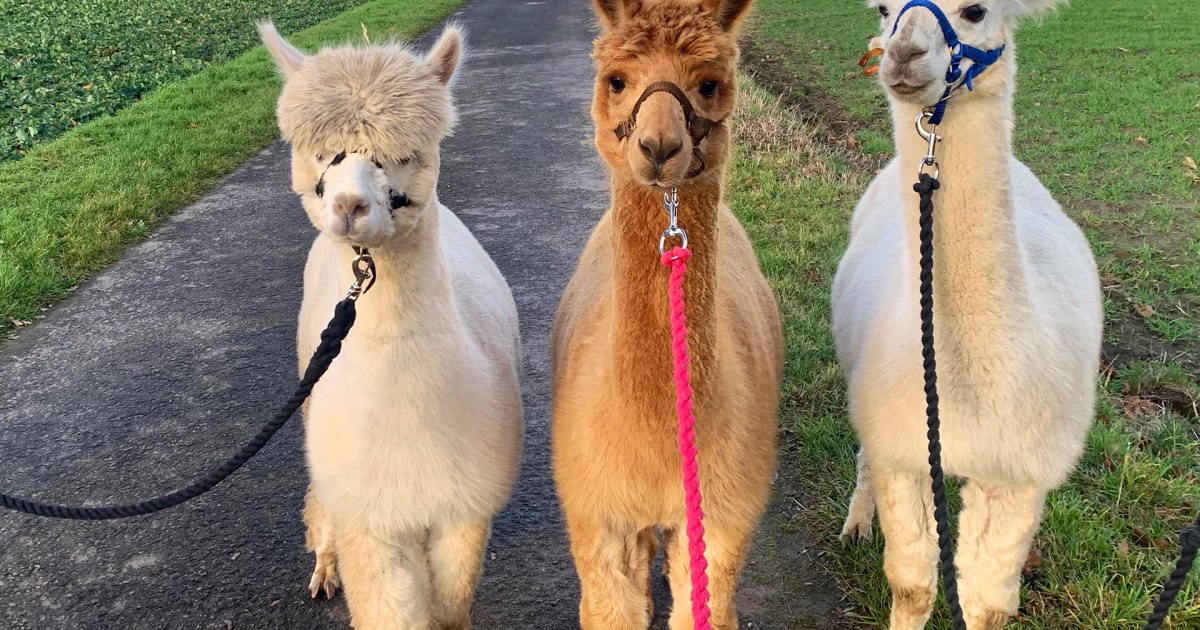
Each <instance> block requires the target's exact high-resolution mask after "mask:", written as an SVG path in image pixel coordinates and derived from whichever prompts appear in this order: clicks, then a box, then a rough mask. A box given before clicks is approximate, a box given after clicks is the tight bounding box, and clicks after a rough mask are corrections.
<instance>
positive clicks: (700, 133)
mask: <svg viewBox="0 0 1200 630" xmlns="http://www.w3.org/2000/svg"><path fill="white" fill-rule="evenodd" d="M655 92H666V93H667V94H670V95H671V96H674V97H675V100H677V101H679V106H680V107H682V108H683V119H684V121H685V122H686V123H687V128H688V135H690V136H691V137H692V156H693V157H694V158H695V159H696V161H697V162H699V165H697V166H696V168H694V169H691V170H689V171H688V172H687V177H688V178H689V179H690V178H692V177H696V176H698V175H699V174H700V173H703V172H704V152H703V151H701V150H700V143H701V142H703V141H704V138H705V137H707V136H708V134H709V133H712V130H713V127H716V126H717V125H719V124H721V123H722V122H724V119H722V120H710V119H708V118H705V117H703V116H701V115H699V114H697V113H696V108H695V107H693V106H692V101H691V100H689V99H688V97H687V94H684V93H683V90H682V89H680V88H679V86H678V85H675V84H674V83H671V82H670V81H658V82H656V83H651V84H650V85H648V86H646V89H645V90H643V91H642V95H641V96H639V97H638V100H637V102H636V103H634V104H633V111H632V112H630V113H629V118H627V119H625V120H624V121H623V122H622V123H621V124H619V125H617V128H616V129H614V130H613V133H616V134H617V140H625V139H626V138H629V137H630V136H632V135H633V130H634V129H637V115H638V111H639V110H641V109H642V103H645V102H646V99H648V98H650V95H652V94H654V93H655Z"/></svg>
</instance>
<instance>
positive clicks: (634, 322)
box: [551, 0, 783, 630]
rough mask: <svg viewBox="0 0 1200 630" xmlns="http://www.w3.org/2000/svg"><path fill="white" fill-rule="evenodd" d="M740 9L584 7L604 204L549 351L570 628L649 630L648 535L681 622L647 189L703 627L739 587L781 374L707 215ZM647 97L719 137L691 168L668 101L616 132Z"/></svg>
mask: <svg viewBox="0 0 1200 630" xmlns="http://www.w3.org/2000/svg"><path fill="white" fill-rule="evenodd" d="M749 6H750V1H749V0H703V1H702V2H700V3H699V4H698V5H697V4H695V3H689V2H686V1H683V0H659V1H657V2H654V1H647V2H642V1H641V0H597V1H596V9H597V13H598V15H599V18H600V24H601V28H602V33H601V35H600V37H599V38H598V39H597V40H596V42H595V50H594V54H593V57H594V59H595V62H596V65H597V73H596V83H595V97H594V100H593V104H592V118H593V120H594V121H595V124H596V131H595V142H596V148H597V149H598V150H599V152H600V155H601V156H602V157H603V158H604V161H605V162H606V163H607V165H608V167H609V170H610V173H611V181H610V186H611V188H610V189H611V194H612V206H611V208H610V209H609V211H608V212H607V213H606V214H605V215H604V216H603V217H602V218H601V219H600V222H599V224H598V225H597V227H596V228H595V231H594V232H593V233H592V235H591V238H590V240H589V241H588V244H587V246H586V248H585V249H584V251H583V253H582V254H581V256H580V259H579V264H578V267H577V269H576V271H575V274H574V276H573V278H572V279H571V281H570V283H569V285H568V286H567V289H566V292H565V294H564V295H563V298H562V302H561V303H560V305H559V309H558V314H557V317H556V320H555V323H554V330H553V335H552V348H551V354H552V368H553V386H554V399H553V416H554V417H553V426H552V429H553V431H552V435H553V444H552V446H553V464H554V475H555V481H556V484H557V488H558V493H559V497H560V501H561V504H562V507H563V510H564V513H565V515H566V520H567V526H568V530H569V534H570V540H571V552H572V554H573V556H574V559H575V565H576V569H577V571H578V574H579V579H580V582H581V584H582V601H581V602H580V606H579V618H580V623H581V625H582V627H583V628H584V630H627V629H640V628H646V627H647V626H648V625H649V621H650V617H651V598H650V596H649V588H650V581H649V580H650V563H651V560H652V559H653V557H654V555H655V553H656V548H657V545H658V532H659V531H662V533H663V535H664V542H665V545H666V547H667V549H666V553H667V557H668V560H669V562H668V569H667V575H668V579H669V582H670V587H671V592H672V594H673V598H674V601H675V606H673V608H672V611H671V618H670V626H671V628H673V629H675V630H683V629H685V628H687V629H690V628H691V627H692V624H693V619H692V610H691V607H690V604H689V602H690V590H689V576H688V570H689V568H688V553H687V534H686V530H685V529H684V522H685V513H684V502H683V490H682V487H681V480H680V459H679V454H678V451H677V445H676V416H675V410H674V406H675V394H674V389H673V386H672V377H671V375H672V368H671V349H670V348H671V346H670V343H671V335H670V331H669V328H668V303H667V275H668V272H667V269H666V268H665V267H663V265H662V263H661V262H660V261H659V257H658V255H657V254H656V251H655V245H656V244H657V243H658V240H659V236H660V234H661V233H662V230H663V228H664V227H665V226H666V215H665V213H664V212H663V191H664V190H668V189H671V188H678V195H679V207H680V211H679V212H680V225H681V226H682V227H683V228H684V229H686V230H687V232H688V235H689V240H690V247H691V250H692V252H693V256H692V258H691V262H690V263H689V265H688V272H687V276H686V285H685V290H686V294H687V318H688V327H689V329H690V340H689V342H690V348H691V360H692V363H691V365H692V370H693V372H692V374H693V385H694V386H695V390H696V398H695V400H696V405H697V406H696V417H697V418H698V423H697V428H696V431H697V438H696V441H697V444H698V447H699V451H700V456H699V462H700V479H701V481H702V484H703V492H704V511H705V513H706V519H705V525H706V527H707V530H708V531H707V544H708V553H707V560H708V574H709V579H710V581H711V582H710V588H711V591H712V599H711V607H712V627H714V628H719V629H726V630H731V629H734V628H737V615H736V612H735V608H734V601H733V598H734V591H735V588H736V585H737V578H738V574H739V572H740V570H741V568H742V564H743V561H744V559H745V556H746V552H747V550H748V548H749V546H750V541H751V536H752V533H753V531H754V528H755V527H756V525H757V523H758V520H759V518H760V517H761V515H762V513H763V510H764V509H765V506H766V503H767V498H768V494H769V492H770V487H771V478H772V475H773V473H774V470H775V432H776V409H777V406H778V397H779V383H780V375H781V372H782V362H783V340H782V329H781V325H780V320H779V312H778V309H777V307H776V305H775V300H774V296H773V294H772V292H771V289H770V287H769V286H768V284H767V282H766V279H765V278H764V277H763V274H762V272H761V271H760V270H759V267H758V264H757V259H756V258H755V255H754V250H753V249H752V247H751V244H750V241H749V239H748V238H747V236H746V233H745V231H744V230H743V229H742V226H741V225H740V224H739V223H738V221H737V219H736V218H734V216H733V214H732V213H731V212H730V210H729V208H728V207H726V205H725V204H724V202H723V201H722V194H723V186H724V184H723V179H724V174H725V168H726V164H727V163H728V161H729V158H730V148H731V147H730V144H731V140H730V132H729V128H728V125H726V124H723V123H721V122H720V121H723V120H724V119H725V118H727V117H728V116H729V115H730V113H731V112H732V110H733V106H734V100H735V97H736V84H735V78H736V68H737V57H738V48H737V41H736V37H737V35H736V34H737V30H738V26H739V24H740V23H741V21H742V20H743V18H744V17H745V15H746V13H747V11H748V9H749ZM660 81H670V82H673V83H675V84H676V85H677V86H678V87H679V88H680V89H681V91H682V93H683V94H686V100H688V101H690V102H691V103H692V104H693V105H694V107H695V109H696V113H697V114H698V115H699V116H702V117H705V118H707V119H710V120H711V121H717V122H716V123H715V124H713V125H712V126H711V128H710V129H709V130H708V135H707V136H706V137H705V138H704V139H703V140H702V141H701V142H700V144H699V150H700V151H702V153H703V157H701V156H699V155H698V154H697V152H696V151H693V150H692V147H691V146H688V145H691V144H692V142H693V138H692V137H691V136H690V135H689V133H690V132H691V131H692V129H690V128H689V127H692V126H691V125H689V124H688V123H689V122H693V121H688V120H685V115H684V114H683V105H682V103H683V101H680V100H678V99H679V98H681V97H682V95H678V96H677V95H674V94H672V93H670V92H667V91H662V92H658V91H656V92H653V93H649V95H648V96H647V97H646V98H645V99H644V102H642V104H641V107H640V108H639V111H638V113H637V115H636V120H635V121H634V124H632V125H623V124H622V123H623V122H625V121H626V120H627V119H628V118H629V117H630V115H631V111H632V110H633V109H634V106H635V104H636V103H637V102H639V101H640V100H642V99H641V97H640V96H639V95H641V94H643V93H644V92H645V90H646V89H647V87H648V86H652V85H653V84H655V83H657V82H660ZM694 122H700V120H699V119H695V120H694ZM614 131H616V133H614ZM622 131H625V132H627V133H626V135H625V137H622ZM685 143H687V144H685ZM697 169H701V170H700V171H699V174H696V171H697Z"/></svg>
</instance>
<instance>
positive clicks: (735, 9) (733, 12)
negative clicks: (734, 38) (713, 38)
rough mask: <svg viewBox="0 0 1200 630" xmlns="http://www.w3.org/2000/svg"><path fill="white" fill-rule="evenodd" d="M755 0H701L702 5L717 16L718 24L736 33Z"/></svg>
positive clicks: (727, 30)
mask: <svg viewBox="0 0 1200 630" xmlns="http://www.w3.org/2000/svg"><path fill="white" fill-rule="evenodd" d="M752 4H754V0H701V2H700V6H702V7H704V10H705V11H708V12H709V13H711V14H713V17H715V18H717V24H718V25H719V26H720V27H721V28H722V29H724V30H725V31H726V32H729V33H736V32H737V30H738V28H740V27H741V25H742V20H744V19H745V18H746V16H747V15H749V14H750V5H752Z"/></svg>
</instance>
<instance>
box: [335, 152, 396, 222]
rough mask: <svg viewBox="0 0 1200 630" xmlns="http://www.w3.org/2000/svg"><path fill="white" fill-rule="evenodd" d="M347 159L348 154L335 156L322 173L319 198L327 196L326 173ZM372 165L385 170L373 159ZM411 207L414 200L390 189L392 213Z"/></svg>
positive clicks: (343, 153)
mask: <svg viewBox="0 0 1200 630" xmlns="http://www.w3.org/2000/svg"><path fill="white" fill-rule="evenodd" d="M345 159H346V152H345V151H342V152H340V153H338V154H337V155H335V156H333V160H332V161H330V162H329V166H326V167H325V170H323V171H321V177H320V178H319V179H318V180H317V187H316V191H315V192H316V193H317V196H318V197H324V196H325V173H327V172H329V169H331V168H333V167H335V166H337V165H338V164H341V163H342V160H345ZM371 163H372V164H374V165H375V167H376V168H378V169H380V170H383V164H382V163H381V162H380V161H379V160H376V159H373V158H372V159H371ZM411 205H412V200H411V199H409V198H408V195H406V194H403V193H400V192H397V191H396V189H395V188H391V187H389V188H388V206H390V208H391V210H392V211H395V210H397V209H399V208H404V207H407V206H411Z"/></svg>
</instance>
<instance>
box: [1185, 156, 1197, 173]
mask: <svg viewBox="0 0 1200 630" xmlns="http://www.w3.org/2000/svg"><path fill="white" fill-rule="evenodd" d="M1183 163H1184V164H1186V165H1187V167H1188V168H1190V169H1192V170H1193V171H1194V170H1196V160H1194V159H1193V158H1192V156H1190V155H1185V156H1183Z"/></svg>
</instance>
